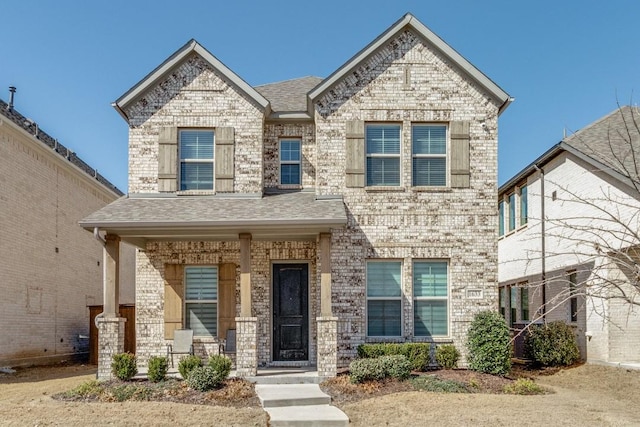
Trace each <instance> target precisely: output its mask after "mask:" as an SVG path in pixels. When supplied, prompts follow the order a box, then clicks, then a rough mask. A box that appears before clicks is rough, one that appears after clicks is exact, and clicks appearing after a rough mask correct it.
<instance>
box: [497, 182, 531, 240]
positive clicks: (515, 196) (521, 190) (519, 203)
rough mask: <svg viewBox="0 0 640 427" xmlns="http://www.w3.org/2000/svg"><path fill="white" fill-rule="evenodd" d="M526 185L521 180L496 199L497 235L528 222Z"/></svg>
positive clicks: (502, 234)
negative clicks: (509, 190) (520, 182)
mask: <svg viewBox="0 0 640 427" xmlns="http://www.w3.org/2000/svg"><path fill="white" fill-rule="evenodd" d="M528 194H529V192H528V187H527V186H526V185H525V183H524V182H523V183H522V184H521V185H519V186H516V187H515V188H513V190H512V191H511V193H508V194H507V195H504V196H502V197H501V198H500V199H499V200H498V221H499V222H498V236H500V237H502V236H504V234H505V232H506V233H511V232H512V231H514V230H515V229H517V228H518V227H522V226H524V225H526V224H527V223H528V222H529V214H528V212H529V201H528Z"/></svg>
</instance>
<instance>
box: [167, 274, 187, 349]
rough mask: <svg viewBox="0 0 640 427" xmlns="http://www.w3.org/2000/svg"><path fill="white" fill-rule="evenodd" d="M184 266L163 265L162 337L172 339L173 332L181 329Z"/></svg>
mask: <svg viewBox="0 0 640 427" xmlns="http://www.w3.org/2000/svg"><path fill="white" fill-rule="evenodd" d="M183 282H184V266H182V265H181V264H165V266H164V337H165V339H168V340H172V339H173V331H175V330H176V329H181V328H182V326H183V323H182V320H183V318H182V306H183V298H184V283H183Z"/></svg>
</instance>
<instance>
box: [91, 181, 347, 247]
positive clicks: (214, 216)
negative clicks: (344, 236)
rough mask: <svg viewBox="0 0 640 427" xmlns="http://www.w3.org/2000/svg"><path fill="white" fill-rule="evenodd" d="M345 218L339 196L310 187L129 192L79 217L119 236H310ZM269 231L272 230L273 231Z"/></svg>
mask: <svg viewBox="0 0 640 427" xmlns="http://www.w3.org/2000/svg"><path fill="white" fill-rule="evenodd" d="M346 223H347V214H346V212H345V207H344V202H343V201H342V198H339V197H333V198H326V199H318V198H317V197H316V194H315V193H313V192H296V193H284V194H275V195H265V196H264V197H237V196H233V195H224V194H221V195H215V196H199V197H183V196H175V195H173V196H161V195H157V194H155V195H144V194H139V195H129V196H127V197H122V198H120V199H118V200H116V201H115V202H113V203H111V204H109V205H107V206H105V207H104V208H102V209H100V210H99V211H97V212H94V213H92V214H91V215H89V216H88V217H86V218H84V219H83V220H82V221H80V225H81V226H82V227H84V228H85V229H87V230H92V229H93V228H95V227H98V228H100V229H103V230H106V231H107V232H113V233H116V234H118V235H120V236H122V237H123V238H125V240H126V237H127V236H128V237H138V238H148V239H154V238H167V237H175V238H182V239H188V238H189V237H191V236H193V237H197V238H198V239H202V238H206V237H210V238H213V237H215V238H229V239H233V238H237V235H238V233H243V232H247V233H252V234H254V238H255V239H256V240H258V239H261V238H272V239H273V238H274V237H280V238H282V239H283V240H287V239H289V238H294V237H297V238H311V237H314V236H315V235H317V233H318V232H324V231H328V230H329V229H330V228H334V227H342V226H344V225H345V224H346ZM274 233H275V234H274Z"/></svg>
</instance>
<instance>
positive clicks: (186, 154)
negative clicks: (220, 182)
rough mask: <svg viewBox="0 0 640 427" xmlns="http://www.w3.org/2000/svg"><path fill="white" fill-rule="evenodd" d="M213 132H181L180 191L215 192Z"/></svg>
mask: <svg viewBox="0 0 640 427" xmlns="http://www.w3.org/2000/svg"><path fill="white" fill-rule="evenodd" d="M213 139H214V136H213V131H212V130H181V131H180V136H179V149H178V150H179V153H180V190H213V188H214V187H213V166H214V161H213V153H214V149H213Z"/></svg>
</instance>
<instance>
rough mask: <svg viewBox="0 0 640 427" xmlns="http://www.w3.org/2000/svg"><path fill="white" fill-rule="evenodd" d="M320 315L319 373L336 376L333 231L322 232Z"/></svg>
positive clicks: (320, 374) (336, 325)
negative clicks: (332, 260) (332, 258)
mask: <svg viewBox="0 0 640 427" xmlns="http://www.w3.org/2000/svg"><path fill="white" fill-rule="evenodd" d="M319 240H320V241H319V249H320V317H317V318H316V322H317V326H318V343H317V346H318V357H317V360H318V375H319V376H322V377H335V376H336V373H337V370H338V318H337V317H334V316H333V311H332V308H331V233H320V235H319Z"/></svg>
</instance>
